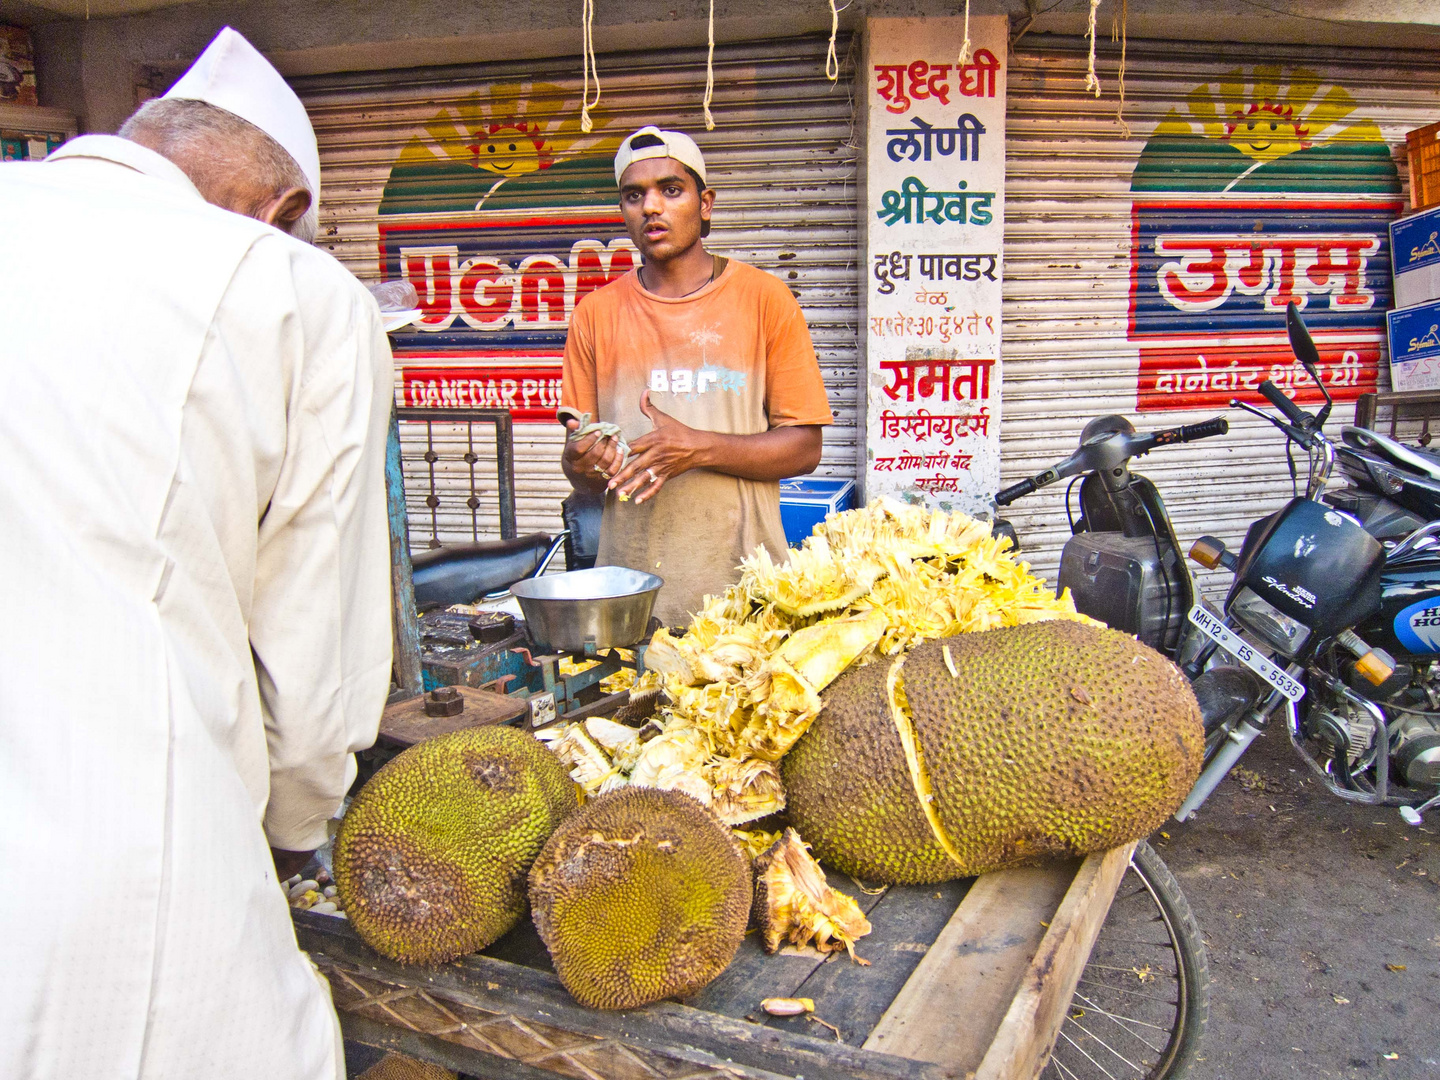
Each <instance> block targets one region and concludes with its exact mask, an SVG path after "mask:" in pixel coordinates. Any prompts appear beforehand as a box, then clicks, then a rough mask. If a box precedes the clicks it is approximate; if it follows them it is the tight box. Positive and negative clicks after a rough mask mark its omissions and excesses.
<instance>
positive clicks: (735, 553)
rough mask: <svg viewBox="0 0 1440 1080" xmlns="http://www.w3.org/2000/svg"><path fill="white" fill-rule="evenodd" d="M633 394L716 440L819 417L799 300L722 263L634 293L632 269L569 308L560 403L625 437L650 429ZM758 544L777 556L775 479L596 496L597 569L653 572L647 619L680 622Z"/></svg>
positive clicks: (758, 273)
mask: <svg viewBox="0 0 1440 1080" xmlns="http://www.w3.org/2000/svg"><path fill="white" fill-rule="evenodd" d="M645 390H649V391H650V403H651V405H653V406H654V407H655V408H657V409H659V410H660V411H661V412H664V413H668V414H669V415H670V416H673V417H675V419H677V420H679V421H680V422H681V423H683V424H687V425H689V426H690V427H693V428H700V429H702V430H705V431H715V432H720V433H722V434H726V435H757V434H760V433H762V432H765V431H768V430H770V429H771V428H773V427H787V426H800V425H811V424H814V425H820V424H829V423H831V422H832V419H833V418H832V417H831V414H830V405H829V402H828V400H827V399H826V397H825V383H824V380H823V379H822V378H821V375H820V365H819V363H818V362H817V361H816V359H815V347H814V346H813V345H812V344H811V342H810V331H809V330H808V329H807V327H806V326H805V316H804V315H803V314H802V312H801V311H800V305H799V304H797V303H796V302H795V298H794V297H793V296H792V295H791V294H790V291H789V290H788V289H787V288H786V287H785V286H784V285H783V284H782V283H781V282H780V281H779V280H777V279H776V278H774V277H772V276H771V275H770V274H767V273H766V272H765V271H763V270H757V269H756V268H755V267H753V266H747V265H746V264H745V263H741V262H736V261H735V260H733V259H732V260H730V261H729V262H728V263H727V265H726V267H725V269H724V271H723V272H722V273H721V274H720V276H719V277H718V278H716V279H715V280H714V281H712V282H710V283H709V284H708V285H706V286H705V287H704V288H703V289H700V290H699V291H698V292H694V293H691V294H690V295H689V296H682V297H678V298H670V297H662V296H656V295H655V294H653V293H650V292H647V291H646V290H645V288H644V287H643V286H642V285H641V284H640V276H639V274H638V272H636V271H633V270H632V271H631V272H630V273H628V274H626V275H625V276H624V277H622V278H620V279H619V280H618V281H613V282H611V283H610V284H609V285H606V286H605V287H604V288H603V289H599V290H597V291H595V292H593V293H591V294H590V295H588V296H586V297H585V298H584V299H583V300H581V301H580V303H579V304H578V305H577V306H576V308H575V314H574V316H573V318H572V320H571V323H570V333H569V335H568V336H567V338H566V339H565V378H564V386H563V389H562V391H561V395H560V401H561V404H562V405H565V406H569V407H570V408H572V409H576V410H578V411H580V412H588V413H590V414H591V416H592V417H593V418H594V419H596V420H606V421H609V422H611V423H614V424H618V425H620V429H621V430H622V431H623V432H624V434H625V438H626V440H627V441H630V442H633V441H634V440H636V439H638V438H639V437H640V436H641V435H643V434H645V433H646V432H647V431H649V430H651V427H652V425H651V423H650V421H649V419H648V418H647V417H646V416H645V414H644V413H643V412H641V411H640V395H641V394H642V393H643V392H644V391H645ZM759 544H764V545H765V546H766V548H767V549H769V552H770V554H771V556H772V557H773V558H775V559H776V560H777V561H780V560H783V559H784V558H785V557H786V550H787V548H786V543H785V531H784V529H783V528H782V527H781V524H780V485H779V482H778V481H770V482H763V481H757V480H745V479H742V478H741V477H738V476H728V475H726V474H723V473H717V472H713V471H711V470H708V469H692V470H691V471H690V472H687V473H682V474H681V475H679V476H676V477H673V478H671V479H669V480H667V481H666V483H665V485H664V487H662V488H661V489H660V491H659V493H658V494H657V495H656V496H655V497H654V498H653V499H650V500H648V501H647V502H645V503H643V504H639V505H637V504H636V503H635V502H633V501H631V502H623V503H622V502H620V501H619V500H618V499H617V498H615V497H614V496H613V495H612V496H610V497H609V498H608V499H607V500H606V502H605V512H604V516H603V518H602V521H601V526H600V552H599V557H598V559H597V564H598V565H610V566H628V567H631V568H633V569H636V570H646V571H649V572H650V573H653V574H659V575H660V576H661V577H663V578H664V579H665V587H664V588H663V589H662V590H661V591H660V595H659V597H658V598H657V600H656V605H655V614H656V615H657V616H658V617H659V618H660V619H661V621H662V622H664V623H665V624H666V625H668V626H681V625H684V624H685V623H686V622H687V621H688V618H689V615H690V613H691V612H694V611H696V610H698V609H699V608H700V606H701V603H702V601H703V598H704V597H705V596H706V595H707V594H708V595H717V594H719V593H721V592H723V591H724V589H725V587H726V586H727V585H730V584H733V583H734V581H735V580H736V579H737V577H738V576H739V574H738V570H737V567H738V566H739V564H740V560H741V558H743V557H744V556H746V555H748V554H750V552H752V551H753V550H754V549H755V547H756V546H757V545H759Z"/></svg>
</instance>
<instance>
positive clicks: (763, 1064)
mask: <svg viewBox="0 0 1440 1080" xmlns="http://www.w3.org/2000/svg"><path fill="white" fill-rule="evenodd" d="M293 919H294V922H295V930H296V936H297V938H298V939H299V942H300V947H301V948H302V949H305V950H306V951H307V952H310V953H311V954H312V955H313V956H314V957H315V960H316V962H317V963H318V964H320V966H321V968H322V969H323V968H324V967H325V965H326V958H329V959H331V960H333V961H335V962H337V963H339V964H342V965H353V966H355V967H357V968H361V969H364V970H366V971H369V972H373V973H375V975H376V976H377V977H379V978H383V979H385V980H389V981H393V982H396V983H399V984H403V985H406V986H411V987H417V988H423V989H424V990H425V992H426V993H428V994H434V995H438V996H440V997H444V998H448V999H451V1000H454V1001H457V1002H461V1003H464V1004H468V1005H472V1006H474V1007H475V1008H477V1009H482V1010H485V1011H488V1012H493V1013H504V1014H507V1015H510V1016H515V1017H519V1018H521V1019H525V1020H532V1021H535V1022H537V1023H541V1024H546V1025H549V1026H552V1027H557V1028H562V1029H564V1030H566V1031H572V1032H576V1033H578V1034H582V1035H596V1036H600V1037H602V1038H607V1039H613V1040H615V1041H617V1042H621V1043H624V1044H626V1045H628V1046H632V1047H635V1048H637V1049H641V1050H652V1051H655V1052H657V1053H663V1054H666V1055H669V1056H672V1057H678V1058H681V1059H683V1060H687V1061H700V1060H701V1059H703V1060H704V1061H710V1060H714V1059H717V1058H718V1059H721V1060H724V1061H726V1062H733V1063H734V1064H737V1065H741V1066H744V1067H745V1068H746V1069H749V1070H760V1071H764V1072H771V1073H776V1074H779V1075H782V1076H790V1077H800V1076H803V1077H805V1078H806V1080H951V1074H950V1071H949V1070H947V1069H943V1068H940V1067H939V1066H936V1065H933V1064H930V1063H926V1062H919V1061H910V1060H906V1059H905V1058H902V1057H897V1056H895V1055H894V1054H889V1053H871V1052H866V1051H862V1050H858V1049H856V1048H855V1047H849V1046H842V1045H836V1044H835V1043H834V1042H833V1040H832V1041H826V1040H822V1039H819V1038H814V1037H811V1036H807V1035H796V1034H792V1033H790V1032H788V1031H780V1030H777V1029H775V1028H770V1027H766V1026H764V1025H762V1024H750V1023H746V1022H744V1021H743V1020H735V1019H732V1018H730V1017H727V1016H719V1015H716V1014H715V1013H709V1012H702V1011H700V1010H698V1009H693V1008H689V1007H687V1006H685V1005H680V1004H676V1003H673V1002H660V1003H658V1004H655V1005H648V1006H646V1007H645V1008H643V1009H632V1010H625V1011H616V1012H605V1011H600V1010H596V1009H587V1008H584V1007H583V1006H581V1005H578V1004H576V1002H575V1000H574V999H573V998H571V997H570V995H569V994H568V993H567V992H566V991H565V989H564V987H563V986H561V985H560V981H559V979H557V978H556V977H555V976H554V975H553V974H551V973H549V972H544V971H536V970H534V969H531V968H526V967H520V966H518V965H516V964H510V963H506V962H505V961H503V960H496V959H494V958H492V957H488V956H483V955H474V956H467V957H464V958H463V959H460V960H457V961H455V962H454V963H451V964H444V965H439V966H435V967H417V966H407V965H403V964H397V963H395V962H394V961H391V960H387V959H385V958H384V957H382V956H380V955H379V954H377V953H376V952H374V951H373V950H372V949H370V948H369V947H368V946H366V945H365V944H364V943H363V942H362V941H360V939H359V937H358V936H357V935H356V934H355V931H354V928H353V927H351V926H350V925H349V923H348V922H346V921H345V920H343V919H333V918H330V917H329V916H327V915H312V914H310V913H309V912H295V913H293ZM697 1055H698V1056H697Z"/></svg>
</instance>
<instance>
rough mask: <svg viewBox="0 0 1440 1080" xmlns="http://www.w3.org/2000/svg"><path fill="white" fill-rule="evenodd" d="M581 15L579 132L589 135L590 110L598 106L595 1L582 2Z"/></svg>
mask: <svg viewBox="0 0 1440 1080" xmlns="http://www.w3.org/2000/svg"><path fill="white" fill-rule="evenodd" d="M583 2H584V8H583V13H582V15H581V20H582V25H583V27H584V30H583V38H582V41H581V45H580V65H581V71H582V75H581V78H582V79H583V80H584V82H583V83H582V84H581V90H580V130H581V131H583V132H584V133H585V134H587V135H588V134H590V131H591V129H593V128H594V127H595V122H594V121H593V120H591V119H590V110H591V109H593V108H595V106H597V105H599V104H600V69H599V68H597V67H596V66H595V0H583ZM592 74H593V75H594V76H595V98H594V100H593V101H592V100H591V98H590V76H591V75H592Z"/></svg>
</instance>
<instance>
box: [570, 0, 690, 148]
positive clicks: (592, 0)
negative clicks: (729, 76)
mask: <svg viewBox="0 0 1440 1080" xmlns="http://www.w3.org/2000/svg"><path fill="white" fill-rule="evenodd" d="M591 2H592V3H593V2H594V0H591ZM714 97H715V0H710V51H709V52H708V53H706V54H705V130H706V131H714V130H715V117H714V116H713V115H712V114H711V112H710V101H711V99H712V98H714Z"/></svg>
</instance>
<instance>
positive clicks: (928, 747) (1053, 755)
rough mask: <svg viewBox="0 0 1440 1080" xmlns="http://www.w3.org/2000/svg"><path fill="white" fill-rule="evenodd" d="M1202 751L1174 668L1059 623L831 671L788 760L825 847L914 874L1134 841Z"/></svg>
mask: <svg viewBox="0 0 1440 1080" xmlns="http://www.w3.org/2000/svg"><path fill="white" fill-rule="evenodd" d="M1203 751H1204V731H1203V727H1202V724H1201V719H1200V710H1199V706H1198V705H1197V704H1196V703H1195V696H1194V694H1193V693H1192V692H1191V690H1190V685H1189V683H1188V682H1186V680H1185V678H1184V677H1183V676H1182V675H1181V674H1180V672H1179V670H1178V669H1176V667H1175V666H1174V665H1173V664H1171V663H1170V662H1169V661H1168V660H1166V659H1165V658H1164V657H1162V656H1161V655H1160V654H1159V653H1157V652H1155V651H1154V650H1153V649H1150V648H1149V647H1147V646H1145V645H1141V644H1140V643H1138V642H1137V641H1135V639H1134V638H1132V637H1130V636H1129V635H1127V634H1122V633H1119V632H1117V631H1114V630H1106V629H1103V628H1098V627H1094V626H1088V625H1085V624H1082V623H1076V622H1070V621H1064V620H1056V621H1049V622H1041V623H1032V624H1028V625H1024V626H1017V627H1012V628H1007V629H1000V630H989V631H985V632H981V633H973V634H964V635H961V636H959V637H952V638H945V639H941V640H937V641H930V642H926V643H924V644H922V645H919V646H917V647H916V648H915V649H914V650H912V651H911V652H910V653H909V654H908V655H906V656H904V657H902V658H900V659H898V660H895V661H891V662H887V663H880V664H872V665H871V666H870V667H868V668H864V669H862V670H860V671H858V672H854V673H852V674H850V675H846V676H844V677H842V678H841V679H840V680H838V681H837V682H836V683H835V684H834V685H833V686H832V687H831V688H830V691H829V693H827V694H826V705H825V709H824V710H823V711H822V712H821V714H820V716H819V717H818V718H817V719H816V721H815V723H814V725H812V727H811V728H810V730H809V732H807V733H806V735H805V737H804V738H802V739H801V740H800V742H799V743H798V744H797V745H796V747H795V749H794V750H793V751H792V752H791V754H790V756H789V757H787V758H786V759H785V761H784V763H783V774H784V779H785V788H786V792H787V795H788V799H789V810H790V818H791V821H792V822H793V823H794V824H795V826H796V827H797V828H798V829H799V830H800V831H801V833H802V834H803V835H804V836H805V837H806V838H807V839H808V840H809V841H810V843H811V844H813V845H814V849H815V853H816V855H817V856H818V857H819V858H820V859H821V860H822V861H824V862H828V863H829V864H830V865H832V866H835V867H836V868H837V869H840V870H844V871H846V872H848V873H851V874H854V875H856V876H857V877H861V878H866V879H869V880H872V881H883V882H894V883H920V882H935V881H943V880H947V879H949V878H956V877H964V876H969V875H972V874H980V873H985V872H987V871H990V870H996V869H1000V868H1003V867H1008V866H1016V865H1021V864H1024V863H1029V862H1034V861H1037V860H1038V859H1041V858H1044V857H1046V856H1051V855H1082V854H1086V853H1089V852H1092V851H1100V850H1103V849H1106V848H1110V847H1114V846H1116V845H1117V844H1122V843H1126V842H1128V841H1130V840H1135V839H1139V838H1141V837H1144V836H1146V835H1148V834H1149V833H1150V832H1152V831H1153V830H1154V829H1156V828H1158V827H1159V826H1160V825H1161V824H1162V823H1163V822H1164V821H1165V819H1166V818H1167V817H1168V816H1169V815H1170V814H1171V813H1173V812H1174V810H1175V808H1176V807H1178V806H1179V805H1180V803H1181V801H1182V800H1183V799H1184V797H1185V795H1186V793H1188V791H1189V790H1190V788H1191V786H1192V785H1193V784H1194V782H1195V779H1196V777H1197V776H1198V775H1199V770H1200V763H1201V757H1202V755H1203Z"/></svg>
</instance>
